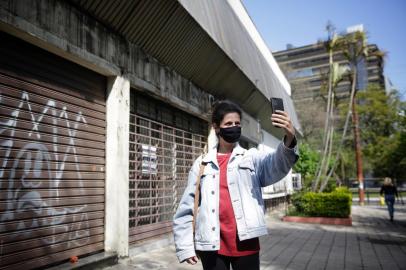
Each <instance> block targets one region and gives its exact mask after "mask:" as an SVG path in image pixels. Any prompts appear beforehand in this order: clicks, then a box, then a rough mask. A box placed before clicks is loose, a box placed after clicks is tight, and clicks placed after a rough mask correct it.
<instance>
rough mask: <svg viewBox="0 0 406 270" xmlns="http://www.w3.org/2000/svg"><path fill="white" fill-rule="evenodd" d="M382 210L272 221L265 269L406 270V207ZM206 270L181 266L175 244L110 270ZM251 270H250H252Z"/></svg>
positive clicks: (263, 243) (263, 259) (354, 210)
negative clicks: (334, 218)
mask: <svg viewBox="0 0 406 270" xmlns="http://www.w3.org/2000/svg"><path fill="white" fill-rule="evenodd" d="M387 216H388V214H387V210H386V208H385V207H383V206H377V205H375V206H362V207H361V206H353V208H352V217H353V226H352V227H345V226H331V225H315V224H300V223H287V222H282V221H280V217H281V213H279V214H278V213H273V214H272V215H271V216H269V217H268V227H269V232H270V235H269V236H266V237H262V238H261V269H262V270H271V269H272V270H274V269H275V270H276V269H278V270H279V269H291V270H296V269H297V270H299V269H300V270H301V269H311V270H313V269H368V270H369V269H390V270H397V269H406V206H404V205H396V212H395V221H394V222H393V223H392V222H390V221H389V220H388V217H387ZM124 269H137V270H144V269H148V270H152V269H190V270H192V269H196V270H197V269H202V266H201V264H200V263H199V264H197V265H195V266H191V265H187V264H186V263H183V264H179V263H178V261H177V259H176V256H175V250H174V247H173V245H171V246H168V247H165V248H161V249H156V250H153V251H151V252H148V253H143V254H139V255H137V256H134V257H132V258H130V259H127V260H122V261H120V264H118V265H115V266H113V267H109V268H106V270H124ZM247 270H249V269H247Z"/></svg>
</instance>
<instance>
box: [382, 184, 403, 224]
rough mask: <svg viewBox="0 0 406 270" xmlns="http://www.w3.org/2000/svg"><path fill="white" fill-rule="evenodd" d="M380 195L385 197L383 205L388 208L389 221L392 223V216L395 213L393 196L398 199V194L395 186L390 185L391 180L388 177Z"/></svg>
mask: <svg viewBox="0 0 406 270" xmlns="http://www.w3.org/2000/svg"><path fill="white" fill-rule="evenodd" d="M380 194H381V196H383V195H385V203H386V205H387V206H388V212H389V217H390V221H393V215H394V212H395V207H394V205H395V196H396V197H397V198H398V199H399V194H398V191H397V189H396V186H395V185H393V183H392V179H390V178H389V177H385V179H384V182H383V185H382V187H381V191H380Z"/></svg>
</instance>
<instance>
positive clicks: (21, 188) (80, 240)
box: [0, 91, 90, 247]
mask: <svg viewBox="0 0 406 270" xmlns="http://www.w3.org/2000/svg"><path fill="white" fill-rule="evenodd" d="M2 103H4V97H3V96H2V94H1V92H0V104H2ZM33 106H34V105H33V104H31V103H30V95H29V93H27V92H26V91H23V92H22V94H21V98H20V101H19V104H18V106H16V107H15V108H13V111H12V112H11V113H10V115H9V118H8V119H5V120H3V121H0V151H1V154H2V156H3V160H2V161H1V162H0V166H1V167H0V180H1V182H0V183H1V185H6V186H5V187H3V186H0V187H1V190H6V193H5V194H6V198H0V199H1V200H4V199H5V200H6V210H5V211H2V212H0V233H1V232H4V231H14V230H16V231H17V230H18V231H20V232H21V233H19V234H18V237H22V238H23V237H25V236H28V235H31V234H32V233H33V232H32V230H31V229H40V228H44V227H46V226H52V227H50V228H52V229H51V230H52V231H51V232H50V233H49V232H48V233H46V235H48V236H47V237H43V238H42V241H43V243H45V244H54V243H60V242H63V241H66V245H67V246H68V247H75V246H81V245H84V244H86V243H87V242H88V241H89V238H88V236H90V230H89V218H88V214H87V213H86V212H84V210H85V208H86V207H87V205H86V204H83V205H75V206H63V205H64V204H61V202H62V198H61V196H60V192H61V187H60V184H61V181H63V179H64V173H65V166H66V163H67V162H68V161H69V162H71V163H72V164H74V168H75V169H74V171H72V172H73V173H74V174H75V177H74V178H75V179H77V180H76V181H77V183H78V185H79V187H80V191H79V192H80V194H85V190H84V189H83V182H82V175H81V173H80V163H79V160H78V156H77V151H76V142H75V141H76V135H77V131H78V128H79V127H80V126H82V125H84V126H87V122H86V119H85V118H84V116H83V114H82V112H80V111H79V112H75V113H72V112H70V113H69V111H68V108H67V107H66V106H59V108H58V102H56V101H55V100H52V99H50V100H48V101H47V102H46V104H45V105H43V108H42V110H41V113H38V112H35V110H33V108H35V107H33ZM37 106H38V105H37ZM22 114H26V115H27V114H28V115H29V117H28V118H29V120H27V119H24V120H22V119H21V117H20V116H22ZM45 117H46V118H51V119H52V125H50V123H49V121H48V123H46V124H45V123H43V122H44V118H45ZM26 118H27V117H26ZM20 122H21V123H25V125H26V126H25V127H24V129H25V130H27V133H26V138H21V135H20V137H19V140H17V139H16V138H15V135H16V132H18V131H19V132H20V133H21V130H22V129H21V128H20V127H19V123H20ZM27 123H29V124H28V128H27ZM42 126H44V128H45V126H47V127H48V129H49V127H51V130H52V142H48V147H47V144H46V143H45V141H44V140H42V137H41V136H43V134H44V132H42V131H41V129H42ZM59 126H63V127H64V129H65V130H67V138H68V143H67V145H64V146H61V145H60V143H59V140H60V134H58V132H59ZM48 133H49V131H48ZM17 142H19V143H17ZM49 145H52V146H51V147H49ZM49 148H50V149H49ZM42 193H43V194H46V195H41V194H42ZM37 231H38V230H37ZM32 236H34V237H36V235H32ZM1 241H3V240H1Z"/></svg>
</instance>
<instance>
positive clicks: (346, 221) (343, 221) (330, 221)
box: [282, 216, 352, 226]
mask: <svg viewBox="0 0 406 270" xmlns="http://www.w3.org/2000/svg"><path fill="white" fill-rule="evenodd" d="M282 221H284V222H297V223H314V224H325V225H342V226H352V218H351V217H348V218H331V217H297V216H284V217H283V218H282Z"/></svg>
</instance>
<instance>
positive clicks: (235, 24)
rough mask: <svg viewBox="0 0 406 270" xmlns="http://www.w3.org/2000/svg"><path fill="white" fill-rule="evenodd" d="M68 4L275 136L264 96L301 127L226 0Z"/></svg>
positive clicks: (80, 1) (92, 0)
mask: <svg viewBox="0 0 406 270" xmlns="http://www.w3.org/2000/svg"><path fill="white" fill-rule="evenodd" d="M71 2H73V3H74V4H75V5H77V6H78V7H79V8H80V9H82V10H84V11H86V12H87V13H89V14H90V15H92V16H93V17H95V18H96V19H97V20H99V21H100V22H102V23H103V24H104V25H106V26H107V27H109V28H111V29H113V30H114V31H115V32H118V33H119V34H121V35H122V36H123V37H124V38H125V39H127V40H129V41H130V42H133V43H135V44H137V45H139V46H140V47H141V48H143V49H144V50H145V51H146V52H147V53H149V54H150V55H152V56H153V57H155V58H156V59H158V60H159V61H160V62H162V63H163V64H166V65H168V66H170V67H171V68H173V69H174V70H175V71H176V72H178V73H179V74H180V75H182V76H183V77H185V78H187V79H189V80H191V81H192V82H193V83H195V84H196V85H197V86H199V87H201V88H202V89H204V90H205V91H207V92H209V93H211V94H213V95H214V96H216V97H220V98H222V97H227V98H229V99H231V100H233V101H235V102H237V103H239V104H240V105H241V107H242V108H243V109H244V110H245V111H246V112H247V113H249V114H250V115H252V116H253V117H255V118H257V119H258V120H259V121H260V122H261V126H262V127H263V128H264V129H266V130H268V131H269V132H271V133H273V134H276V135H281V132H280V131H279V130H278V129H275V128H273V127H272V125H271V123H270V119H269V117H270V106H269V102H268V98H269V97H270V96H276V97H282V98H283V99H284V100H285V106H286V107H287V111H288V112H289V113H290V115H291V117H292V119H293V122H294V125H295V127H296V129H298V130H300V125H299V122H298V120H297V116H296V113H295V111H294V108H293V104H292V101H291V98H290V97H289V96H288V95H287V93H286V92H285V91H284V89H283V87H282V85H281V84H280V83H279V82H278V78H277V77H276V76H275V74H274V73H273V72H272V70H270V68H269V65H268V64H267V63H265V61H264V59H263V57H262V58H261V54H260V52H259V50H258V49H257V48H256V47H255V44H252V42H253V41H252V40H251V39H250V38H249V36H248V34H247V32H246V31H245V29H244V27H243V25H242V24H241V23H239V21H238V18H236V16H235V14H234V13H233V12H232V10H231V7H229V6H228V9H230V10H227V3H226V2H225V1H218V0H210V6H206V7H205V8H202V5H205V4H204V3H206V0H205V1H182V3H180V2H178V1H175V0H154V1H146V0H116V1H110V0H71ZM203 2H204V3H203ZM184 3H187V10H186V8H185V7H184V6H185V4H184ZM213 8H214V9H213ZM216 9H218V10H216ZM214 11H215V12H214ZM189 12H191V14H190V13H189ZM211 22H213V24H212V25H211V27H210V29H209V28H207V27H203V26H204V25H207V23H211ZM214 22H215V23H214ZM226 25H227V26H226ZM210 32H211V33H210ZM215 35H220V36H221V37H222V38H221V39H218V38H213V36H215ZM220 41H221V42H220ZM248 60H249V61H248Z"/></svg>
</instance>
